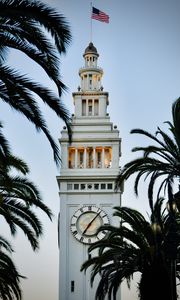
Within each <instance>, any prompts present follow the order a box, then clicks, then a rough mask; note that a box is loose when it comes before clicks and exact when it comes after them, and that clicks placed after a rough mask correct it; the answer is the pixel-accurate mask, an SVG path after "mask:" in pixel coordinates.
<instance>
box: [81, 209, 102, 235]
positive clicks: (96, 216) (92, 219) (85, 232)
mask: <svg viewBox="0 0 180 300" xmlns="http://www.w3.org/2000/svg"><path fill="white" fill-rule="evenodd" d="M100 213H101V211H100V212H99V213H98V214H96V215H95V217H94V218H93V219H92V220H91V221H90V222H89V224H88V225H87V227H86V228H85V229H84V231H83V233H82V234H85V233H86V231H87V230H88V228H89V227H90V226H91V224H92V223H93V222H94V220H95V219H96V218H97V217H98V216H99V214H100Z"/></svg>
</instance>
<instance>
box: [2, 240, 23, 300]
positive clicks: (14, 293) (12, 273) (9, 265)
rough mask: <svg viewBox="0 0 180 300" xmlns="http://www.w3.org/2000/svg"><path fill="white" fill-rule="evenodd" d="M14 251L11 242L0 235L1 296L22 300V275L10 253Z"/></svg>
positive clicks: (4, 299) (10, 299)
mask: <svg viewBox="0 0 180 300" xmlns="http://www.w3.org/2000/svg"><path fill="white" fill-rule="evenodd" d="M12 252H13V249H12V247H11V245H10V243H9V242H8V241H7V240H5V239H4V238H3V237H2V236H0V298H1V299H3V300H14V299H16V300H21V299H22V294H21V289H20V278H25V277H23V276H21V275H20V274H19V273H18V271H17V269H16V267H15V265H14V263H13V261H12V259H11V257H10V256H9V255H8V253H9V254H11V253H12Z"/></svg>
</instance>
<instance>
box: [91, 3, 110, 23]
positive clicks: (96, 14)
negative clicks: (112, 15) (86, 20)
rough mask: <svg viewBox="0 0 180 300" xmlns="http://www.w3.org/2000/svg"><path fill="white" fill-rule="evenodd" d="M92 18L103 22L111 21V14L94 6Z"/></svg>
mask: <svg viewBox="0 0 180 300" xmlns="http://www.w3.org/2000/svg"><path fill="white" fill-rule="evenodd" d="M91 18H92V19H95V20H98V21H101V22H105V23H109V16H108V15H107V14H105V13H104V12H103V11H101V10H99V9H97V8H95V7H92V15H91Z"/></svg>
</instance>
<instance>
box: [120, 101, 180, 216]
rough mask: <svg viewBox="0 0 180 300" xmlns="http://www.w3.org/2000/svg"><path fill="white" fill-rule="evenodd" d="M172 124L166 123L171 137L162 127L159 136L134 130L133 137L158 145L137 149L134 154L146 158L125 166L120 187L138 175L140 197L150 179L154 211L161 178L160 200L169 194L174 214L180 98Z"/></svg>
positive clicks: (179, 176)
mask: <svg viewBox="0 0 180 300" xmlns="http://www.w3.org/2000/svg"><path fill="white" fill-rule="evenodd" d="M172 118H173V120H172V122H166V123H167V124H168V125H169V131H170V134H171V135H168V134H167V133H165V132H164V131H162V130H161V129H160V128H159V127H158V129H157V132H156V134H155V135H152V134H151V133H149V132H147V131H145V130H142V129H133V130H132V131H131V133H137V134H141V135H144V136H146V137H148V138H150V139H151V140H152V141H153V142H155V143H156V145H155V146H154V145H150V146H147V147H136V148H134V149H132V151H133V152H138V151H140V152H142V151H143V155H142V156H141V157H140V158H137V159H135V160H133V161H130V162H129V163H127V164H125V166H124V168H123V169H122V171H121V173H120V175H119V176H118V179H117V186H118V185H119V186H120V185H121V184H122V183H123V182H124V181H125V180H127V179H128V178H129V177H130V176H131V175H133V174H135V173H136V174H137V176H136V179H135V184H134V189H135V193H136V194H138V184H139V181H140V179H141V178H142V177H143V176H144V177H145V180H146V179H149V185H148V198H149V203H150V207H151V208H152V207H153V192H154V187H155V183H156V182H157V181H158V179H159V178H162V182H161V183H160V185H159V188H158V192H157V198H158V197H159V195H160V193H161V192H162V191H164V192H166V191H167V193H168V198H169V201H170V206H171V210H172V203H173V200H177V197H175V198H176V199H175V198H174V196H173V184H174V180H175V179H176V180H177V182H178V183H180V98H178V99H177V100H176V101H175V102H174V103H173V105H172Z"/></svg>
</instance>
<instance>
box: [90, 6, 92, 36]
mask: <svg viewBox="0 0 180 300" xmlns="http://www.w3.org/2000/svg"><path fill="white" fill-rule="evenodd" d="M90 6H91V14H92V2H91V3H90ZM90 18H91V25H90V42H92V15H90Z"/></svg>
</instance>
